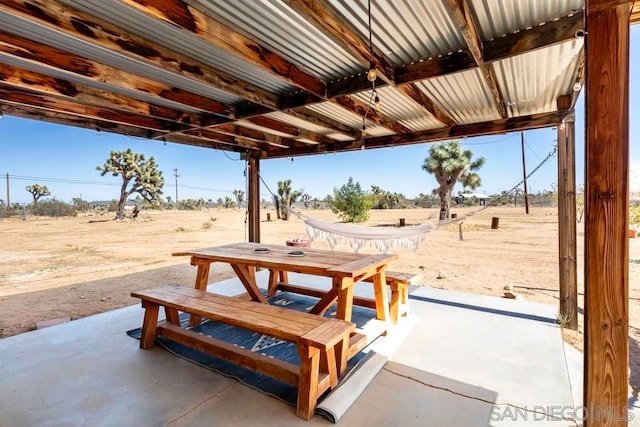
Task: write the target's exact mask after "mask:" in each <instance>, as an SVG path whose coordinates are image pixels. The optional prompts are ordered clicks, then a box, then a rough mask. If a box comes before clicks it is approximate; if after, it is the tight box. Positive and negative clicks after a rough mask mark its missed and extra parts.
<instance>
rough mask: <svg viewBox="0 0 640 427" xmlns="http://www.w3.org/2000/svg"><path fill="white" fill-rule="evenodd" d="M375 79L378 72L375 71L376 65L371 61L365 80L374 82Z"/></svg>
mask: <svg viewBox="0 0 640 427" xmlns="http://www.w3.org/2000/svg"><path fill="white" fill-rule="evenodd" d="M377 78H378V70H376V63H375V62H373V61H371V64H369V71H367V80H369V81H370V82H375V81H376V79H377Z"/></svg>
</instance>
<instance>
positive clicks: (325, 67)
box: [189, 0, 367, 81]
mask: <svg viewBox="0 0 640 427" xmlns="http://www.w3.org/2000/svg"><path fill="white" fill-rule="evenodd" d="M189 3H191V4H192V5H194V7H196V8H198V9H199V10H201V11H204V12H205V13H207V14H208V15H210V16H213V17H214V19H215V20H216V21H218V22H221V23H223V24H225V25H226V26H228V27H230V28H233V29H234V30H236V31H238V32H239V33H241V34H243V35H244V36H246V37H249V38H251V39H252V40H255V41H256V42H258V44H260V45H261V46H265V47H267V48H269V49H270V50H272V51H274V52H276V53H278V54H279V55H280V56H282V57H283V58H286V59H288V60H289V61H290V62H292V63H294V64H296V65H298V66H300V67H301V68H303V69H305V70H306V71H307V72H309V73H310V74H311V75H313V76H315V77H317V78H320V79H323V80H325V81H330V80H334V79H336V78H339V77H343V76H345V75H350V74H354V73H359V72H362V71H363V70H365V69H366V68H367V66H366V65H364V64H361V63H360V62H359V61H358V60H357V59H355V58H354V57H353V56H351V55H350V54H348V53H347V52H346V51H345V50H343V49H342V48H341V47H339V46H338V45H337V44H335V43H334V42H333V41H332V40H331V39H330V38H329V37H327V36H326V35H324V34H323V33H322V32H321V31H319V30H318V29H317V28H316V27H314V26H313V25H312V24H310V23H308V22H307V21H305V20H304V19H303V18H301V17H300V16H299V15H298V14H297V13H296V12H294V11H293V10H291V9H290V8H289V7H287V6H286V5H285V4H284V3H282V2H281V1H278V0H235V1H229V0H194V1H190V2H189Z"/></svg>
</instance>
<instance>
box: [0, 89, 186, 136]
mask: <svg viewBox="0 0 640 427" xmlns="http://www.w3.org/2000/svg"><path fill="white" fill-rule="evenodd" d="M0 102H1V103H2V104H11V105H18V106H33V107H37V108H40V109H42V110H46V111H55V112H59V113H70V114H74V115H77V116H80V117H85V118H89V119H94V120H99V121H106V122H112V123H116V124H122V125H127V126H134V127H140V128H144V129H149V130H152V131H158V132H169V131H174V130H183V129H189V128H191V126H189V125H184V124H180V123H175V122H169V121H166V120H161V119H156V118H154V117H149V116H145V115H139V114H131V113H124V112H122V111H118V110H113V109H109V108H102V107H93V106H90V105H83V104H78V103H76V102H73V101H70V100H65V99H62V98H55V97H53V96H50V95H41V94H36V93H32V92H28V91H24V90H19V89H15V88H13V89H7V88H0Z"/></svg>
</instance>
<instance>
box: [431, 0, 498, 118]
mask: <svg viewBox="0 0 640 427" xmlns="http://www.w3.org/2000/svg"><path fill="white" fill-rule="evenodd" d="M444 4H445V6H446V7H447V8H448V9H449V12H450V13H451V16H452V17H453V20H454V22H455V23H456V25H457V26H458V28H459V29H460V31H461V32H462V36H463V37H464V40H465V42H466V43H467V46H469V51H470V52H471V55H472V56H473V59H474V60H475V61H476V64H477V65H478V67H480V70H481V72H482V76H483V77H484V79H485V82H486V83H487V86H488V87H489V89H490V90H491V93H492V95H493V99H494V102H495V106H496V108H497V110H498V113H500V116H501V117H502V118H503V119H504V118H506V117H507V109H506V107H505V103H504V99H503V98H502V94H501V93H500V90H499V88H498V83H497V82H496V76H495V73H494V71H493V69H492V68H491V67H490V66H487V65H485V63H484V57H483V51H482V42H481V41H480V37H479V36H478V30H477V29H476V26H475V24H474V22H473V19H472V18H471V13H470V12H469V8H468V6H467V4H466V2H465V0H446V1H445V2H444Z"/></svg>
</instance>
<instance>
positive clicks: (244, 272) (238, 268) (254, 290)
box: [231, 264, 269, 304]
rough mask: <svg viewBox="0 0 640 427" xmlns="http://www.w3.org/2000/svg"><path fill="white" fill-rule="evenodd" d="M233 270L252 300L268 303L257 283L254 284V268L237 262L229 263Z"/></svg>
mask: <svg viewBox="0 0 640 427" xmlns="http://www.w3.org/2000/svg"><path fill="white" fill-rule="evenodd" d="M231 267H232V268H233V271H235V272H236V275H237V276H238V278H239V279H240V281H241V282H242V284H243V285H244V288H245V289H246V290H247V293H248V294H249V296H251V299H252V300H254V301H258V302H261V303H263V304H269V302H268V301H267V299H266V298H265V297H264V295H262V292H260V289H259V288H258V285H257V284H256V270H255V268H253V267H248V266H246V265H239V264H231Z"/></svg>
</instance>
